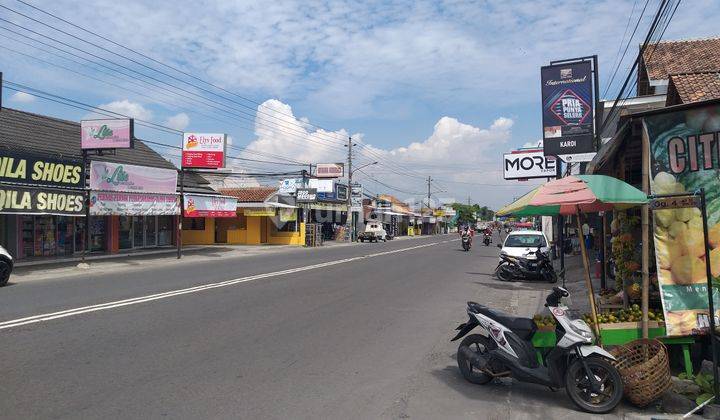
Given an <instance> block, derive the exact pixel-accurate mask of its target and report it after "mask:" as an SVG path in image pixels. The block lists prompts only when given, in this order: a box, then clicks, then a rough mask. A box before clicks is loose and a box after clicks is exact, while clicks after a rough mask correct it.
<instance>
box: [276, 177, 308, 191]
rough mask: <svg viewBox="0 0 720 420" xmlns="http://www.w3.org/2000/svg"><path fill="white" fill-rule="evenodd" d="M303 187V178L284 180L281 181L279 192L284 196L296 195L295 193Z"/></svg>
mask: <svg viewBox="0 0 720 420" xmlns="http://www.w3.org/2000/svg"><path fill="white" fill-rule="evenodd" d="M302 187H303V179H302V178H289V179H283V180H282V181H280V188H279V189H278V192H279V193H280V194H284V195H288V194H295V191H297V189H298V188H302Z"/></svg>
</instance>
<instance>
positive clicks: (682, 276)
mask: <svg viewBox="0 0 720 420" xmlns="http://www.w3.org/2000/svg"><path fill="white" fill-rule="evenodd" d="M644 124H645V129H646V130H647V133H648V137H649V140H650V163H651V166H650V169H651V175H652V179H651V182H650V188H651V191H652V193H653V194H669V193H679V192H693V191H697V190H699V189H700V188H701V187H702V188H705V193H706V200H707V215H708V230H709V242H710V249H711V251H710V253H709V254H710V255H706V254H705V246H704V239H703V226H702V217H701V213H700V209H697V208H682V209H665V210H656V211H654V212H653V229H654V238H655V258H656V262H657V270H658V281H659V285H660V291H661V297H662V303H663V309H664V311H665V323H666V327H667V334H668V335H670V336H685V335H691V334H704V333H707V332H708V330H709V318H708V289H707V281H706V268H705V261H706V260H707V259H709V260H710V265H711V269H712V274H713V277H714V279H713V281H714V283H715V285H717V284H718V283H717V282H718V279H717V277H720V178H719V176H720V155H719V153H720V150H719V149H718V131H720V105H712V106H707V105H706V106H702V107H697V108H692V109H687V108H686V109H684V110H674V111H673V110H672V109H669V110H667V111H666V112H662V113H658V114H652V115H649V116H646V117H644ZM714 289H716V290H715V292H714V295H713V296H714V304H715V309H716V313H715V320H716V321H715V322H716V323H717V322H718V315H720V310H718V308H719V307H720V299H719V296H718V292H717V287H714Z"/></svg>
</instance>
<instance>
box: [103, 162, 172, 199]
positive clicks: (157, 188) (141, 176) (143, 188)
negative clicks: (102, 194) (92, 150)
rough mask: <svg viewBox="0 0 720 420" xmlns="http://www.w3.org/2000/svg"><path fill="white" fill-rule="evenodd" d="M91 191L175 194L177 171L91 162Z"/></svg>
mask: <svg viewBox="0 0 720 420" xmlns="http://www.w3.org/2000/svg"><path fill="white" fill-rule="evenodd" d="M90 189H91V190H101V191H127V192H135V193H158V194H174V193H175V191H176V189H177V171H176V170H175V169H163V168H153V167H150V166H137V165H127V164H124V163H111V162H98V161H92V162H90Z"/></svg>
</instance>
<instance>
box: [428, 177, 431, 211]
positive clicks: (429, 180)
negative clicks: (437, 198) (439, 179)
mask: <svg viewBox="0 0 720 420" xmlns="http://www.w3.org/2000/svg"><path fill="white" fill-rule="evenodd" d="M430 182H432V177H428V204H427V206H428V209H429V208H430Z"/></svg>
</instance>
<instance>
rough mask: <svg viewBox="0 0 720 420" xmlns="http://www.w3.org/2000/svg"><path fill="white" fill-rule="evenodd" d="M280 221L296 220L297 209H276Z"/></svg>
mask: <svg viewBox="0 0 720 420" xmlns="http://www.w3.org/2000/svg"><path fill="white" fill-rule="evenodd" d="M278 215H279V216H280V221H281V222H294V221H296V220H297V209H278Z"/></svg>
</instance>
